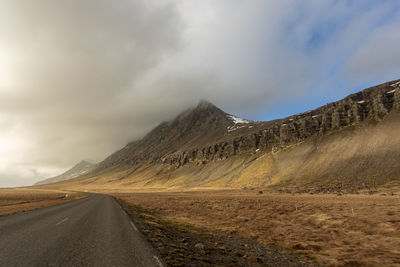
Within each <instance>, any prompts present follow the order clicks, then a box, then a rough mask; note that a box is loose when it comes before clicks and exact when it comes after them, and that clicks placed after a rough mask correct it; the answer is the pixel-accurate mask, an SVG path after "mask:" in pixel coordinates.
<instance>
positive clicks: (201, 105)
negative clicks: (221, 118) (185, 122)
mask: <svg viewBox="0 0 400 267" xmlns="http://www.w3.org/2000/svg"><path fill="white" fill-rule="evenodd" d="M210 108H211V109H214V108H217V107H216V106H215V105H214V104H213V103H211V102H209V101H207V100H204V99H202V100H200V101H199V103H198V104H197V107H196V109H210Z"/></svg>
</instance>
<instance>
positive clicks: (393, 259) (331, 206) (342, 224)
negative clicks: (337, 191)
mask: <svg viewBox="0 0 400 267" xmlns="http://www.w3.org/2000/svg"><path fill="white" fill-rule="evenodd" d="M118 197H120V198H122V199H123V200H125V201H127V202H128V203H132V204H136V205H140V206H142V207H144V208H147V209H152V210H156V211H158V212H159V213H160V214H162V215H163V216H164V217H165V218H166V219H169V220H174V221H176V222H181V223H189V224H193V225H195V226H197V227H207V228H211V229H218V230H222V231H225V232H227V233H235V234H237V235H240V236H243V237H247V238H252V239H256V240H258V241H260V242H262V243H273V244H277V245H280V246H283V247H288V248H293V249H296V250H298V251H300V252H304V253H310V254H311V255H313V256H315V257H316V258H317V260H318V261H319V262H321V263H323V264H326V265H328V266H341V265H353V266H354V265H362V266H365V265H371V266H399V265H400V208H399V207H400V206H399V204H400V197H398V196H367V195H351V196H350V195H346V196H334V195H287V194H265V193H264V194H262V195H258V194H257V192H255V191H197V192H195V191H192V192H180V193H171V192H169V193H165V192H164V193H134V194H118Z"/></svg>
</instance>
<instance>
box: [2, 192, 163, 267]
mask: <svg viewBox="0 0 400 267" xmlns="http://www.w3.org/2000/svg"><path fill="white" fill-rule="evenodd" d="M0 266H145V267H150V266H158V267H160V266H163V263H162V262H161V261H160V257H159V256H158V254H157V253H156V252H155V251H154V250H153V248H152V247H151V246H150V245H149V243H148V242H147V241H146V239H145V238H144V237H143V236H142V234H141V233H140V232H139V231H138V230H137V228H136V226H135V225H134V224H133V222H132V221H131V220H130V218H129V217H128V215H127V214H126V213H125V211H123V210H122V208H121V207H120V206H119V204H118V203H117V202H116V201H115V200H114V199H113V198H111V197H109V196H104V195H91V196H89V197H87V198H84V199H79V200H75V201H71V202H68V203H63V204H60V205H56V206H52V207H47V208H42V209H38V210H34V211H29V212H23V213H18V214H14V215H7V216H2V217H0Z"/></svg>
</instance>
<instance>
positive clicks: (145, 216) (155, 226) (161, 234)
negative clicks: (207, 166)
mask: <svg viewBox="0 0 400 267" xmlns="http://www.w3.org/2000/svg"><path fill="white" fill-rule="evenodd" d="M115 198H116V200H117V201H118V202H119V203H120V205H121V206H122V207H123V208H124V209H125V211H127V213H128V214H129V216H130V217H131V219H132V220H133V221H134V222H135V224H136V226H137V227H138V228H139V229H140V230H141V231H142V233H143V234H144V235H145V236H146V238H147V239H148V240H149V241H150V243H151V244H152V245H153V247H154V248H156V249H157V250H158V251H159V252H160V254H161V255H162V257H163V259H164V261H165V262H166V263H167V265H168V266H320V265H319V264H317V263H316V262H315V261H314V258H313V257H312V256H310V255H308V254H303V255H301V254H297V253H295V252H294V251H293V250H288V249H283V248H280V247H277V246H273V245H263V244H261V243H259V242H257V241H255V240H251V239H245V238H240V237H238V236H236V235H234V234H230V235H227V234H225V233H223V232H220V231H212V230H207V229H204V228H198V227H195V226H193V225H190V224H186V223H180V222H177V221H172V220H168V219H166V218H164V217H163V216H162V214H160V213H159V212H157V211H154V210H149V209H145V208H142V207H140V206H137V205H134V204H132V203H128V202H126V201H125V200H123V199H122V198H120V197H118V196H115Z"/></svg>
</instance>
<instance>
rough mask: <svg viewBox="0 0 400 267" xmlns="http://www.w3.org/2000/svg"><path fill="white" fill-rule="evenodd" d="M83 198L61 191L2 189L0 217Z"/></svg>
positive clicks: (77, 194)
mask: <svg viewBox="0 0 400 267" xmlns="http://www.w3.org/2000/svg"><path fill="white" fill-rule="evenodd" d="M66 195H67V196H66ZM83 196H84V195H83V194H80V193H74V192H66V191H59V190H43V189H33V188H11V189H0V216H1V215H7V214H13V213H17V212H22V211H28V210H34V209H38V208H43V207H47V206H52V205H56V204H60V203H63V202H66V201H71V200H74V199H78V198H81V197H83Z"/></svg>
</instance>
